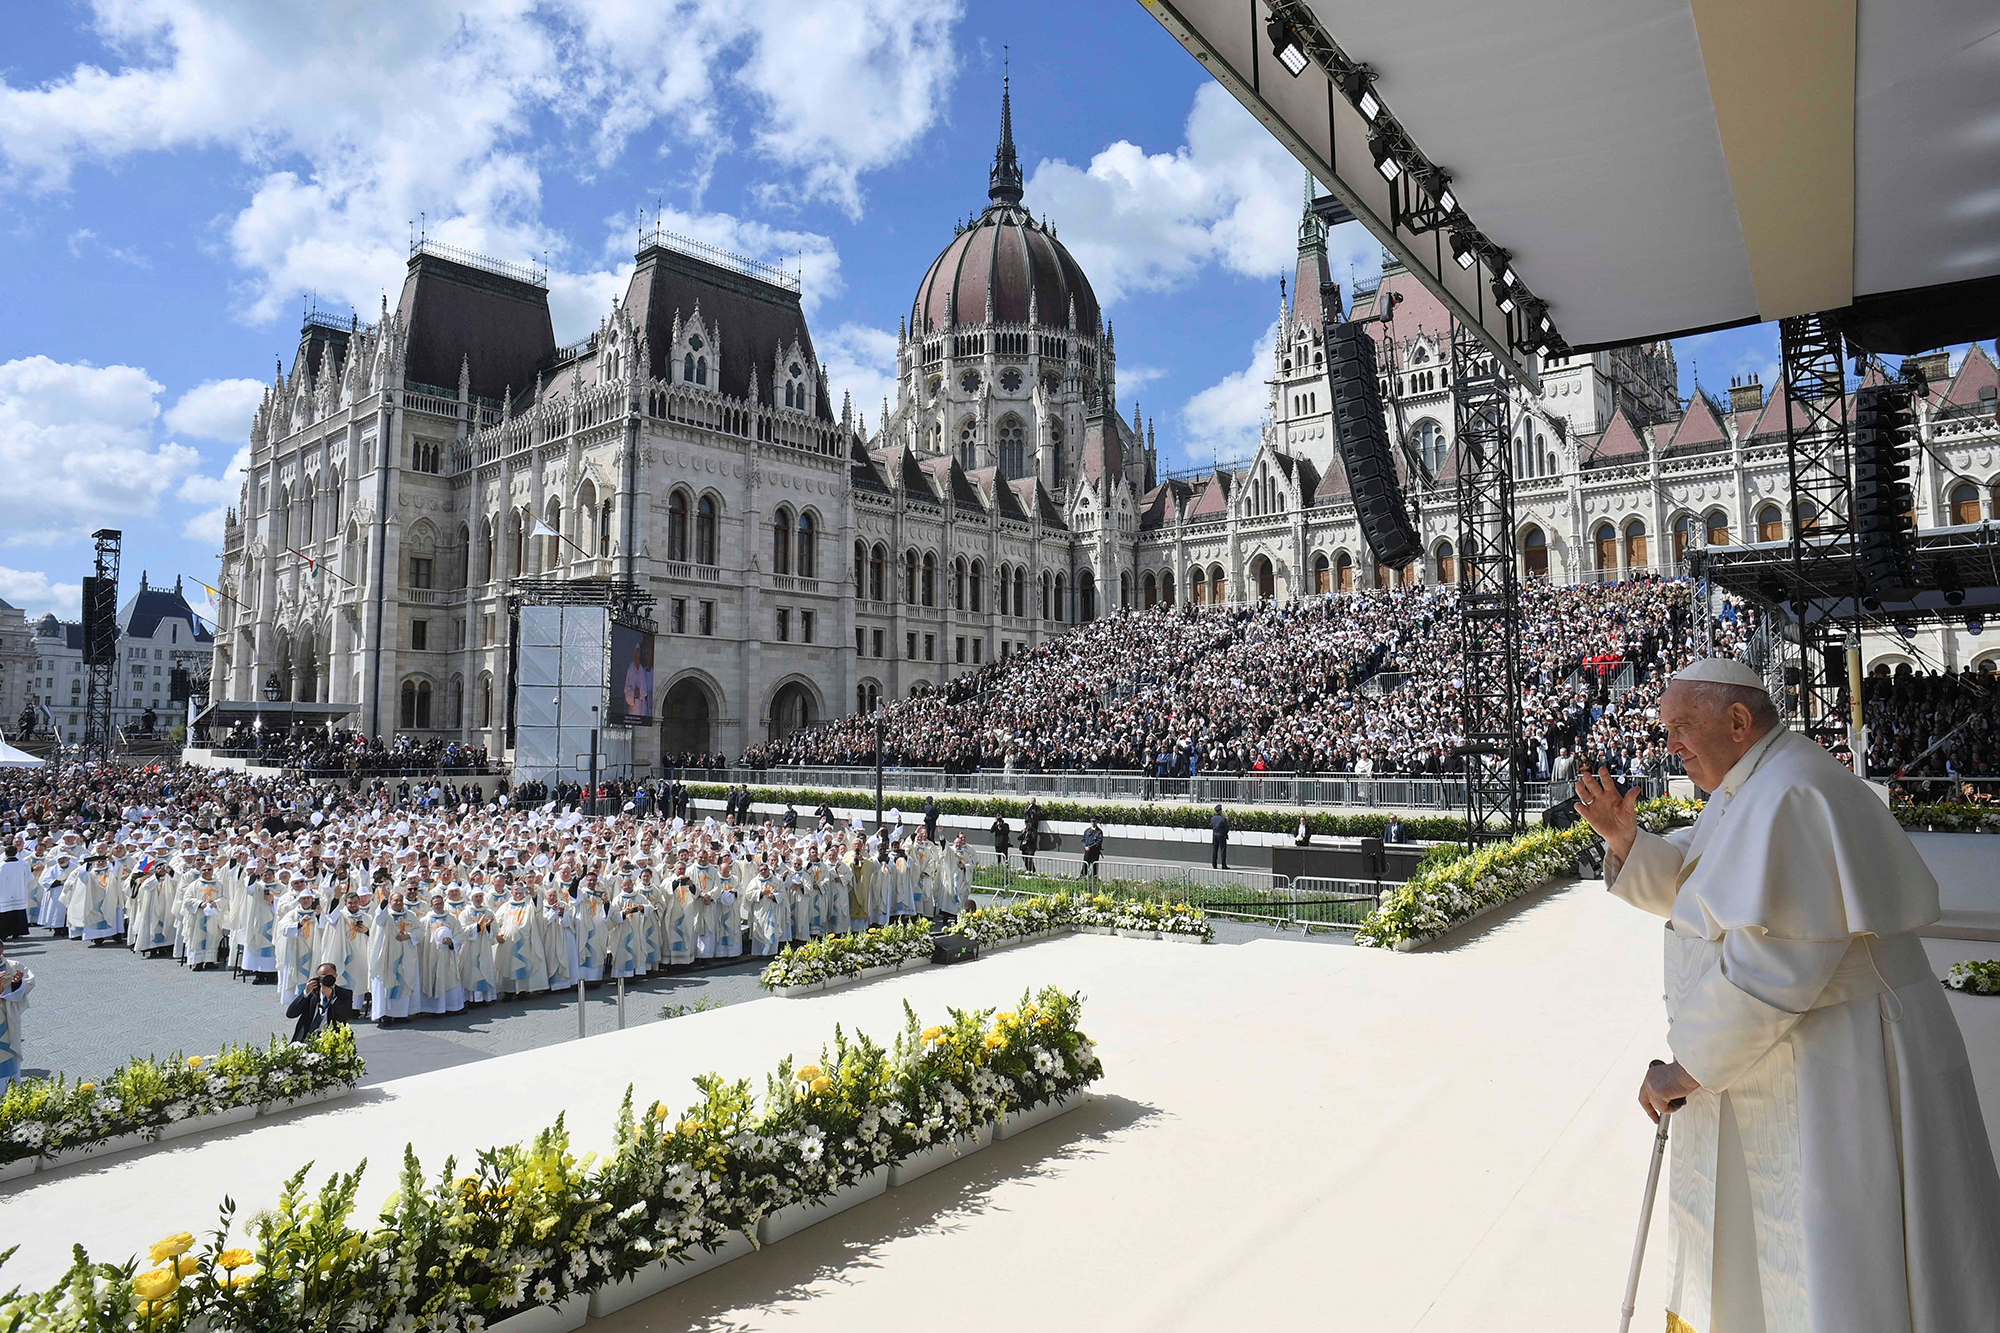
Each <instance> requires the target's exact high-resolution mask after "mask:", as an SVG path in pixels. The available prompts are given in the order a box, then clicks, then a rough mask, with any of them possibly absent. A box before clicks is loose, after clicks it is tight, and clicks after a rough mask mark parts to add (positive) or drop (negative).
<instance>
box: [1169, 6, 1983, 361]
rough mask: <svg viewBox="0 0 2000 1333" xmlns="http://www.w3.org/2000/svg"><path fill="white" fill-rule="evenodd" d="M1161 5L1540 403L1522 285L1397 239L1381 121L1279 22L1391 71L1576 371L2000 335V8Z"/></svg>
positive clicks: (1421, 241) (1409, 112) (1440, 244)
mask: <svg viewBox="0 0 2000 1333" xmlns="http://www.w3.org/2000/svg"><path fill="white" fill-rule="evenodd" d="M1141 3H1143V4H1144V5H1145V6H1146V8H1147V9H1148V10H1149V11H1151V12H1152V13H1153V14H1154V16H1155V17H1156V18H1158V19H1159V20H1160V22H1161V23H1162V24H1163V25H1164V26H1165V27H1166V28H1167V30H1168V31H1169V32H1171V33H1172V34H1173V35H1174V36H1175V37H1176V38H1177V39H1178V40H1180V41H1181V43H1182V44H1183V45H1185V46H1186V47H1187V48H1188V49H1189V50H1190V51H1191V52H1192V53H1193V54H1194V55H1195V57H1196V58H1197V59H1199V60H1200V61H1201V62H1202V63H1203V64H1204V65H1205V66H1206V67H1207V68H1208V69H1209V70H1210V71H1211V72H1212V73H1213V74H1214V75H1215V77H1216V78H1217V79H1219V80H1220V81H1221V82H1222V84H1223V85H1224V86H1225V87H1227V88H1228V89H1229V90H1230V91H1231V92H1232V93H1234V94H1235V95H1236V97H1237V98H1238V99H1239V100H1241V101H1242V102H1243V103H1244V104H1245V105H1246V106H1247V107H1249V108H1250V110H1251V111H1252V112H1253V113H1254V114H1255V115H1257V117H1258V118H1259V119H1260V120H1262V121H1263V122H1264V123H1265V124H1267V125H1268V126H1269V127H1270V128H1271V130H1272V132H1273V134H1275V135H1276V136H1277V137H1278V138H1279V140H1280V141H1281V142H1283V143H1284V144H1285V145H1286V146H1287V147H1288V148H1289V149H1291V151H1292V152H1293V154H1294V155H1296V156H1297V157H1298V158H1299V160H1300V161H1301V162H1303V163H1304V164H1305V165H1306V166H1307V167H1308V168H1309V169H1310V170H1311V171H1312V172H1313V174H1314V175H1315V176H1316V177H1317V178H1318V179H1320V180H1321V181H1322V182H1324V183H1326V184H1327V185H1329V186H1330V187H1331V188H1332V190H1333V191H1334V193H1335V194H1336V195H1337V196H1339V198H1340V199H1341V201H1342V202H1344V203H1345V204H1346V205H1347V206H1348V207H1349V208H1350V209H1351V210H1352V211H1353V212H1354V214H1355V215H1356V216H1357V217H1358V218H1360V219H1361V220H1362V221H1363V222H1364V223H1365V224H1366V225H1367V226H1368V227H1369V229H1370V230H1371V231H1373V232H1374V233H1375V234H1376V235H1377V236H1378V237H1379V238H1380V239H1381V240H1382V241H1383V243H1384V244H1385V245H1386V246H1387V247H1388V248H1389V249H1391V250H1393V251H1395V252H1396V253H1397V254H1398V255H1400V256H1401V257H1402V259H1403V261H1404V262H1405V263H1406V264H1408V265H1409V266H1410V267H1411V268H1412V269H1413V270H1414V271H1416V272H1418V273H1420V274H1422V275H1423V276H1424V278H1425V280H1426V282H1427V284H1428V285H1430V286H1431V287H1432V288H1433V290H1435V291H1437V292H1438V294H1439V296H1440V297H1441V298H1442V299H1444V300H1445V301H1446V303H1447V304H1448V305H1451V306H1453V307H1454V308H1455V313H1456V314H1458V316H1459V317H1460V319H1462V320H1465V321H1467V322H1470V323H1473V324H1476V325H1477V326H1478V327H1479V328H1480V329H1481V330H1482V332H1483V333H1484V334H1485V335H1486V337H1487V340H1488V341H1489V343H1492V344H1494V345H1495V348H1496V350H1502V351H1512V352H1513V359H1515V361H1516V363H1517V364H1520V363H1522V362H1528V363H1530V364H1527V365H1524V366H1523V369H1524V370H1526V371H1528V372H1530V373H1529V375H1528V378H1529V379H1530V380H1531V381H1532V380H1533V379H1534V376H1533V374H1532V370H1533V366H1532V364H1531V363H1532V360H1533V358H1532V356H1530V355H1527V354H1526V351H1525V350H1523V349H1520V348H1519V347H1518V344H1519V343H1520V342H1521V341H1522V339H1521V333H1520V330H1519V328H1518V326H1517V327H1516V328H1515V329H1514V330H1512V331H1511V332H1510V331H1509V330H1508V328H1507V321H1506V320H1505V319H1504V318H1502V317H1500V315H1499V312H1498V311H1497V310H1496V309H1495V306H1496V298H1495V297H1494V296H1493V294H1492V292H1491V287H1492V279H1493V278H1494V277H1496V276H1498V275H1497V274H1494V273H1490V272H1486V271H1484V270H1485V265H1483V264H1481V265H1475V266H1474V268H1473V269H1472V271H1471V272H1469V273H1468V272H1466V271H1463V270H1462V269H1461V268H1460V266H1459V265H1458V264H1456V263H1454V262H1453V256H1452V253H1451V250H1450V247H1449V243H1450V232H1449V231H1448V230H1447V229H1438V230H1433V231H1429V232H1423V231H1418V230H1413V229H1411V228H1409V227H1404V226H1396V225H1392V213H1393V211H1394V210H1393V208H1392V205H1391V201H1390V189H1391V187H1390V185H1389V184H1388V183H1387V182H1386V181H1385V180H1384V179H1383V177H1382V175H1381V174H1379V171H1378V169H1377V168H1376V165H1375V158H1374V156H1373V155H1372V154H1371V144H1370V139H1369V129H1370V122H1369V121H1368V120H1366V119H1365V118H1364V117H1363V115H1362V112H1361V110H1360V109H1358V106H1357V104H1356V103H1357V102H1358V100H1359V99H1358V98H1356V99H1354V100H1350V98H1351V97H1352V89H1351V88H1346V89H1344V88H1342V87H1339V86H1336V84H1335V83H1334V81H1333V80H1332V79H1330V78H1329V77H1328V76H1327V73H1326V69H1327V68H1329V65H1328V63H1327V62H1326V61H1325V60H1323V59H1316V60H1315V61H1314V62H1313V63H1311V64H1310V65H1308V66H1307V67H1306V68H1305V69H1304V70H1303V72H1302V73H1300V74H1299V75H1297V76H1294V75H1293V74H1291V73H1289V72H1288V71H1287V69H1286V68H1285V66H1284V65H1283V63H1281V61H1280V59H1279V58H1278V56H1277V55H1276V54H1275V53H1274V41H1273V36H1272V33H1271V31H1270V26H1269V25H1270V20H1271V18H1272V17H1273V13H1272V11H1273V9H1274V8H1275V9H1276V10H1277V11H1278V17H1279V18H1280V19H1281V20H1283V21H1288V22H1290V23H1292V24H1293V25H1295V26H1294V29H1293V30H1294V31H1295V32H1296V33H1299V34H1302V35H1304V36H1305V37H1306V38H1308V39H1311V40H1306V41H1303V42H1302V43H1301V45H1302V46H1308V47H1309V46H1311V45H1312V44H1313V40H1326V41H1330V43H1331V45H1332V47H1333V48H1335V49H1336V50H1337V52H1338V53H1340V54H1341V55H1343V56H1344V57H1345V59H1347V60H1349V61H1352V62H1356V63H1359V64H1362V65H1365V66H1367V67H1369V68H1370V69H1371V70H1372V71H1373V74H1374V83H1373V91H1374V92H1375V94H1376V95H1377V97H1378V98H1379V100H1380V103H1381V104H1382V105H1383V106H1385V107H1386V108H1387V110H1388V113H1389V114H1390V115H1391V116H1392V117H1393V120H1394V121H1395V122H1397V123H1399V124H1400V126H1401V128H1402V130H1403V131H1404V132H1405V133H1406V135H1407V139H1408V141H1409V143H1411V144H1412V145H1414V147H1415V148H1416V149H1417V150H1419V151H1420V152H1421V154H1422V155H1423V157H1425V158H1427V159H1428V160H1429V162H1430V163H1432V164H1435V165H1436V166H1438V167H1440V168H1443V169H1444V170H1446V171H1448V172H1449V173H1450V185H1451V189H1452V190H1453V191H1454V193H1455V195H1456V200H1457V202H1458V204H1459V206H1460V208H1462V210H1463V212H1464V217H1465V219H1466V220H1468V221H1469V222H1470V224H1471V225H1472V226H1473V227H1476V228H1477V229H1478V230H1479V231H1480V232H1481V233H1483V234H1484V236H1485V237H1486V238H1487V239H1488V240H1490V241H1491V242H1492V243H1493V244H1494V245H1497V246H1500V247H1503V248H1504V249H1505V250H1506V251H1508V252H1510V253H1511V256H1512V260H1513V264H1514V268H1515V271H1516V274H1517V276H1518V278H1519V280H1520V281H1521V283H1522V284H1524V285H1525V287H1526V288H1527V289H1528V290H1529V291H1531V292H1532V294H1533V295H1534V296H1535V297H1538V298H1540V299H1541V300H1542V301H1545V302H1546V303H1547V309H1548V315H1549V317H1550V319H1551V320H1552V321H1553V323H1554V325H1555V326H1556V329H1557V331H1558V332H1559V334H1560V336H1561V338H1562V340H1563V341H1565V342H1567V343H1568V345H1569V346H1570V347H1572V348H1574V349H1578V350H1584V349H1589V348H1593V347H1598V346H1606V345H1618V344H1622V343H1631V342H1640V341H1646V340H1650V339H1654V338H1659V337H1665V336H1669V335H1675V334H1681V333H1693V332H1699V331H1703V330H1707V329H1713V328H1720V327H1727V326H1731V325H1736V324H1746V323H1753V322H1756V321H1760V320H1770V319H1778V318H1781V317H1783V316H1787V315H1796V314H1805V313H1808V312H1813V311H1829V312H1832V311H1842V312H1845V313H1843V314H1841V315H1839V316H1838V317H1837V322H1838V323H1840V324H1841V325H1842V326H1843V327H1844V329H1845V330H1846V331H1847V332H1848V334H1849V335H1850V336H1851V337H1853V338H1854V339H1855V340H1856V341H1857V342H1859V343H1861V344H1862V345H1863V346H1867V347H1870V348H1871V349H1872V350H1875V351H1880V352H1913V351H1920V350H1923V349H1925V348H1928V347H1934V346H1941V345H1944V344H1946V343H1952V342H1960V341H1966V340H1969V339H1972V338H1976V337H1980V336H1985V335H1988V334H1990V333H1991V332H1992V330H1993V326H1994V324H1995V323H1996V317H1995V312H1996V310H2000V95H1996V93H1997V92H2000V9H1996V8H1995V7H1994V5H1993V3H1992V0H1831V2H1830V3H1829V2H1828V0H1516V2H1515V3H1510V4H1498V5H1496V4H1491V3H1478V2H1477V0H1432V2H1431V3H1428V4H1423V5H1395V4H1389V5H1384V4H1377V3H1362V0H1141ZM1314 54H1315V55H1316V56H1318V55H1320V54H1321V52H1320V51H1315V53H1314ZM1336 64H1337V62H1336Z"/></svg>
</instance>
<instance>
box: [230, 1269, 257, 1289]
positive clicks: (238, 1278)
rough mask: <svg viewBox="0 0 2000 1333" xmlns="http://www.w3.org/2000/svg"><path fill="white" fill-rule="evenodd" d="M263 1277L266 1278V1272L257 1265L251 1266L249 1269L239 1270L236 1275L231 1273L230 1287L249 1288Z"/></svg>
mask: <svg viewBox="0 0 2000 1333" xmlns="http://www.w3.org/2000/svg"><path fill="white" fill-rule="evenodd" d="M262 1276H264V1270H263V1269H261V1268H259V1267H257V1265H255V1264H251V1265H250V1266H249V1267H248V1268H239V1269H237V1270H236V1271H235V1272H234V1273H231V1274H230V1275H229V1285H230V1286H232V1287H247V1286H249V1285H250V1284H251V1283H252V1282H255V1281H256V1280H257V1279H258V1278H260V1277H262Z"/></svg>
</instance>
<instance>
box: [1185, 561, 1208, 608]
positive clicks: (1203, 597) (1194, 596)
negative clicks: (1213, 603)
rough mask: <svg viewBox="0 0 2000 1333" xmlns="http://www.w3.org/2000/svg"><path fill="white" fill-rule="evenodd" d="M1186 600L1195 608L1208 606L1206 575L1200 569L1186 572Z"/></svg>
mask: <svg viewBox="0 0 2000 1333" xmlns="http://www.w3.org/2000/svg"><path fill="white" fill-rule="evenodd" d="M1188 600H1189V601H1190V602H1191V603H1192V604H1193V605H1195V606H1206V605H1208V574H1207V572H1206V571H1205V570H1202V569H1200V568H1195V569H1190V570H1189V571H1188Z"/></svg>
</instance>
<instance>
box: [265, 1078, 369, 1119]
mask: <svg viewBox="0 0 2000 1333" xmlns="http://www.w3.org/2000/svg"><path fill="white" fill-rule="evenodd" d="M353 1092H354V1089H352V1088H350V1087H346V1086H345V1085H338V1084H337V1085H335V1086H334V1087H331V1088H321V1089H320V1090H319V1091H318V1092H307V1093H301V1094H300V1095H299V1096H297V1097H286V1098H283V1099H281V1100H279V1101H275V1102H264V1103H262V1104H260V1105H259V1106H258V1107H257V1114H258V1115H283V1114H284V1113H285V1112H287V1111H296V1110H298V1109H299V1108H300V1107H301V1106H316V1105H318V1104H319V1103H320V1102H330V1101H334V1100H336V1099H338V1098H341V1097H347V1096H351V1095H352V1094H353Z"/></svg>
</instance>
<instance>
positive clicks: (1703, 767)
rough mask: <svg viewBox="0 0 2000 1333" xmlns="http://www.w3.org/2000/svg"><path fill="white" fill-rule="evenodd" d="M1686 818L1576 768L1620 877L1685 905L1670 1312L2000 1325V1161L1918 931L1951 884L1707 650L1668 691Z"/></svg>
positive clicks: (1866, 1328) (1682, 1326) (1828, 1328)
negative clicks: (1658, 822) (1658, 818)
mask: <svg viewBox="0 0 2000 1333" xmlns="http://www.w3.org/2000/svg"><path fill="white" fill-rule="evenodd" d="M1660 720H1661V722H1662V723H1663V724H1664V725H1665V727H1666V729H1667V743H1668V749H1669V750H1670V751H1671V752H1672V753H1673V754H1675V755H1677V756H1679V757H1680V759H1681V761H1682V763H1683V764H1684V765H1685V766H1686V768H1687V771H1688V776H1689V777H1691V778H1692V779H1693V780H1694V782H1695V784H1696V785H1697V786H1699V787H1701V788H1702V789H1704V790H1706V791H1708V792H1709V793H1710V796H1709V799H1708V803H1707V805H1706V806H1705V807H1704V809H1703V810H1702V813H1701V817H1700V818H1699V819H1698V820H1697V821H1696V822H1695V824H1694V825H1693V827H1691V828H1687V829H1681V830H1678V831H1676V832H1673V833H1668V834H1665V835H1656V834H1652V833H1647V832H1645V831H1643V830H1640V829H1638V828H1637V826H1636V821H1635V818H1634V807H1635V806H1636V804H1637V801H1638V796H1637V793H1636V792H1634V793H1631V794H1628V795H1625V796H1620V795H1619V793H1618V790H1617V788H1616V786H1615V785H1613V784H1612V783H1611V782H1610V780H1609V775H1607V774H1604V773H1603V772H1602V771H1601V770H1600V773H1599V775H1598V776H1596V777H1588V776H1586V777H1584V778H1582V779H1581V780H1579V782H1578V784H1577V805H1578V807H1579V812H1580V813H1581V814H1582V815H1583V817H1584V818H1585V819H1587V820H1589V822H1590V824H1591V826H1592V827H1593V828H1595V829H1596V830H1597V831H1598V832H1599V833H1600V834H1602V835H1603V836H1604V839H1605V842H1606V844H1607V845H1608V847H1609V849H1610V857H1609V860H1608V861H1607V863H1606V867H1605V872H1606V879H1607V881H1608V882H1609V884H1610V886H1611V891H1612V893H1614V894H1616V895H1617V896H1618V897H1620V898H1622V899H1624V900H1625V901H1626V902H1628V903H1630V904H1632V905H1633V906H1635V907H1638V908H1640V909H1642V910H1644V911H1648V912H1651V913H1653V914H1654V915H1656V916H1661V917H1665V918H1666V923H1667V924H1666V930H1665V935H1664V942H1665V947H1666V1000H1667V1016H1668V1020H1669V1027H1668V1038H1667V1041H1668V1045H1669V1046H1670V1047H1671V1048H1672V1053H1673V1056H1674V1060H1673V1063H1671V1064H1667V1065H1661V1066H1658V1067H1656V1068H1654V1069H1653V1070H1652V1071H1651V1072H1650V1073H1649V1074H1648V1075H1647V1076H1646V1078H1645V1081H1644V1083H1643V1085H1642V1087H1641V1089H1640V1102H1641V1104H1642V1105H1643V1106H1644V1107H1645V1108H1646V1110H1647V1112H1648V1114H1650V1115H1652V1116H1654V1117H1655V1118H1657V1117H1658V1115H1659V1113H1660V1112H1661V1111H1663V1110H1664V1109H1665V1108H1666V1107H1667V1106H1668V1104H1669V1103H1670V1102H1671V1101H1673V1100H1674V1099H1675V1098H1679V1097H1685V1098H1686V1099H1687V1104H1686V1106H1685V1107H1684V1108H1683V1109H1681V1110H1680V1111H1678V1112H1676V1113H1675V1114H1674V1118H1673V1135H1672V1141H1673V1164H1672V1169H1671V1172H1670V1176H1669V1197H1670V1208H1669V1211H1670V1215H1671V1217H1672V1247H1673V1255H1674V1272H1673V1276H1672V1281H1671V1286H1670V1288H1669V1304H1668V1310H1667V1328H1668V1329H1669V1330H1670V1331H1671V1333H1688V1331H1689V1330H1692V1333H1957V1331H1958V1330H1967V1329H2000V1179H1996V1175H1995V1170H1994V1162H1993V1153H1992V1147H1991V1144H1990V1143H1989V1141H1988V1139H1987V1135H1986V1128H1985V1121H1984V1119H1983V1118H1982V1117H1981V1114H1980V1109H1979V1098H1978V1094H1977V1092H1976V1091H1975V1089H1974V1087H1973V1082H1972V1074H1971V1070H1970V1067H1969V1065H1968V1063H1967V1060H1966V1053H1965V1042H1964V1040H1963V1038H1962V1037H1961V1036H1960V1034H1959V1029H1958V1024H1957V1022H1956V1021H1955V1020H1954V1019H1953V1017H1952V1013H1951V1010H1950V1008H1949V1007H1948V1005H1947V1003H1946V1000H1945V995H1944V991H1943V988H1942V987H1940V986H1939V985H1938V982H1937V977H1936V976H1935V974H1934V973H1933V971H1932V969H1931V965H1930V963H1929V961H1928V959H1927V958H1926V957H1925V955H1924V950H1923V946H1922V944H1921V942H1920V941H1919V939H1918V931H1919V930H1920V929H1921V928H1922V927H1923V926H1925V925H1928V924H1929V923H1931V922H1933V921H1935V920H1936V919H1937V917H1938V911H1939V909H1938V888H1937V882H1936V881H1935V880H1934V879H1932V877H1931V874H1930V871H1929V870H1928V869H1927V868H1926V867H1925V865H1924V862H1923V860H1922V858H1921V857H1919V856H1918V854H1917V850H1916V848H1915V846H1914V845H1912V843H1911V842H1910V839H1909V837H1908V836H1907V835H1906V834H1905V833H1904V832H1903V830H1902V828H1901V827H1900V826H1899V825H1898V824H1897V823H1896V820H1895V818H1894V817H1893V816H1892V815H1891V814H1890V813H1889V811H1888V809H1887V808H1886V807H1885V806H1884V804H1883V802H1882V801H1881V800H1880V799H1879V797H1878V796H1877V794H1876V793H1875V791H1874V790H1872V789H1871V788H1869V786H1868V785H1867V784H1866V783H1864V782H1862V781H1861V780H1860V779H1859V778H1857V777H1855V776H1854V775H1853V774H1852V773H1850V772H1849V771H1848V770H1847V769H1846V768H1844V767H1843V766H1842V765H1841V764H1840V763H1839V762H1838V761H1837V760H1835V759H1834V758H1833V756H1832V755H1830V754H1828V753H1827V752H1826V751H1825V750H1824V749H1822V748H1821V747H1820V746H1819V745H1817V744H1815V743H1814V742H1813V741H1812V740H1810V739H1808V738H1807V737H1805V736H1804V735H1801V734H1798V733H1795V732H1791V731H1787V730H1785V729H1784V727H1783V726H1782V725H1781V723H1780V722H1779V720H1778V716H1777V711H1776V709H1775V708H1774V707H1773V706H1772V703H1771V700H1770V696H1769V695H1767V694H1766V693H1765V692H1764V688H1763V683H1762V681H1761V679H1760V678H1759V677H1758V676H1757V675H1756V673H1754V672H1752V671H1751V670H1750V669H1749V668H1747V667H1745V666H1743V665H1742V664H1741V663H1739V662H1733V661H1724V660H1704V661H1698V662H1695V663H1693V664H1691V665H1690V666H1689V667H1687V668H1686V669H1684V670H1682V671H1681V672H1680V673H1679V674H1678V675H1677V676H1675V678H1674V680H1673V682H1672V683H1671V684H1670V685H1669V686H1668V687H1667V690H1666V692H1665V694H1664V695H1663V696H1662V697H1661V700H1660Z"/></svg>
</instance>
